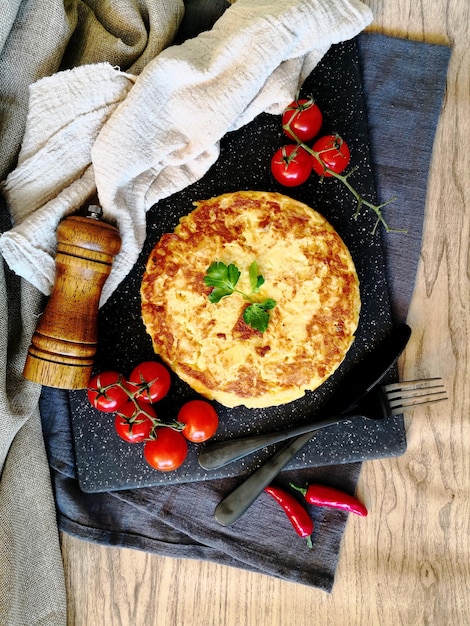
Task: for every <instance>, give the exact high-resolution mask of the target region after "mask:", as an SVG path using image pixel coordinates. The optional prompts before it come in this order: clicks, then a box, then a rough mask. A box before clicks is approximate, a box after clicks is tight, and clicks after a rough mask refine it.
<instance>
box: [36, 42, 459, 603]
mask: <svg viewBox="0 0 470 626" xmlns="http://www.w3.org/2000/svg"><path fill="white" fill-rule="evenodd" d="M356 43H357V52H356V49H355V47H354V46H352V48H351V53H352V54H357V55H358V63H359V67H360V68H361V73H362V80H363V85H364V93H365V99H366V104H367V115H368V123H369V127H370V144H371V153H372V161H373V164H374V168H375V174H376V184H377V190H378V195H379V199H380V200H384V199H388V198H389V197H390V196H393V195H396V196H397V197H398V198H399V201H398V202H397V203H396V205H394V213H393V216H394V221H395V223H397V224H399V225H400V227H403V226H404V227H407V226H408V225H410V226H411V225H412V226H413V227H412V228H410V231H411V233H412V234H409V235H407V237H406V240H404V239H403V236H402V235H394V234H388V235H384V239H383V247H384V253H385V259H386V267H387V272H388V275H389V281H390V296H391V304H392V309H393V314H394V319H395V320H396V321H404V320H405V319H406V314H407V308H408V305H409V302H410V299H411V296H412V292H413V286H414V277H415V273H416V268H417V262H418V258H419V252H420V246H421V230H422V224H423V218H424V206H425V193H426V183H427V177H428V170H429V163H430V158H431V153H432V145H433V139H434V133H435V129H436V124H437V121H438V117H439V110H440V106H441V102H442V96H443V91H444V87H445V77H446V71H447V64H448V60H449V55H450V50H449V49H448V48H446V47H444V46H437V45H430V44H422V43H418V42H412V41H404V40H399V39H396V38H391V37H386V36H383V35H377V34H372V33H364V34H361V35H360V36H359V37H358V38H357V42H355V44H356ZM340 45H342V44H340ZM347 45H351V44H347ZM410 137H412V138H413V141H410V140H409V138H410ZM403 143H405V144H406V150H405V152H406V155H407V157H408V158H406V159H404V158H403V154H404V150H403ZM41 415H42V420H43V428H44V433H45V439H46V445H47V448H48V454H49V460H50V464H51V471H52V477H53V483H54V492H55V498H56V504H57V511H58V519H59V527H60V528H61V529H62V530H63V531H65V532H67V533H70V534H71V535H74V536H75V537H79V538H82V539H86V540H89V541H94V542H98V543H102V544H105V545H118V546H126V547H132V548H136V549H141V550H147V551H150V552H154V553H156V554H160V555H164V556H172V557H179V558H192V559H204V560H210V561H214V562H217V563H221V564H225V565H230V566H235V567H239V568H244V569H248V570H251V571H257V572H262V573H264V574H270V575H272V576H276V577H279V578H282V579H285V580H289V581H295V582H299V583H302V584H305V585H310V586H315V587H318V588H320V589H323V590H325V591H331V589H332V587H333V583H334V576H335V571H336V566H337V562H338V558H339V549H340V542H341V538H342V534H343V531H344V528H345V524H346V523H347V514H345V513H341V512H338V511H333V510H328V509H313V508H311V509H309V510H310V512H311V513H312V515H313V517H314V521H315V527H316V529H315V536H314V543H313V549H312V550H308V549H307V547H306V545H305V543H304V542H303V540H301V539H300V538H298V537H297V536H296V535H295V533H294V532H293V530H292V528H291V527H290V525H289V523H288V522H287V521H286V519H285V518H284V514H283V513H282V511H280V510H279V509H278V505H277V504H276V503H274V502H272V501H271V500H270V498H269V496H267V495H266V494H262V495H261V496H260V498H258V500H257V501H256V502H255V503H254V504H253V505H252V507H251V508H250V509H249V510H248V512H247V513H246V514H245V515H244V516H243V517H242V518H241V519H240V520H239V521H238V522H237V523H236V524H234V525H233V526H232V527H229V528H225V527H221V526H220V525H219V524H218V523H217V522H216V521H215V519H214V517H213V512H214V509H215V507H216V505H217V504H218V503H219V501H220V500H221V499H222V498H223V497H224V496H225V495H227V494H228V493H229V492H230V491H231V490H232V489H233V488H234V487H235V486H236V484H237V483H238V479H236V478H234V479H231V478H230V479H224V480H217V481H204V482H196V483H190V484H182V485H173V486H165V487H149V488H142V489H138V490H129V491H118V492H112V493H111V492H108V493H99V494H87V493H84V492H82V491H80V489H79V487H78V482H77V480H76V476H75V466H74V458H73V455H72V453H71V450H72V437H71V432H70V428H69V422H68V418H69V406H68V400H67V394H65V393H62V392H60V391H57V390H52V389H46V388H45V389H43V393H42V398H41ZM360 468H361V464H360V463H354V464H345V465H338V466H334V467H328V468H309V469H305V470H298V471H289V472H283V473H282V474H281V476H280V478H279V482H280V484H284V485H287V484H288V483H289V481H290V480H293V481H295V482H300V483H305V482H307V481H312V480H315V481H318V482H322V481H323V482H327V483H328V484H331V485H335V486H338V487H340V488H342V489H344V490H346V491H349V492H353V491H354V489H355V485H356V482H357V479H358V476H359V473H360ZM367 504H368V506H369V508H370V514H371V515H373V514H374V507H375V506H376V503H374V502H369V503H367Z"/></svg>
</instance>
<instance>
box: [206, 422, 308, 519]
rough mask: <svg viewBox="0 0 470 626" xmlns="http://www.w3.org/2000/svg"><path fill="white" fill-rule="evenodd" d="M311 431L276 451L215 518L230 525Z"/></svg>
mask: <svg viewBox="0 0 470 626" xmlns="http://www.w3.org/2000/svg"><path fill="white" fill-rule="evenodd" d="M311 436H312V434H311V433H310V432H308V433H306V434H304V435H300V436H299V437H297V438H296V439H294V440H293V441H291V442H290V443H288V444H287V445H285V446H283V447H282V448H281V450H279V451H278V452H276V454H275V455H274V456H272V457H271V458H270V459H269V461H267V463H265V464H264V465H262V466H261V467H260V468H259V469H258V470H256V471H255V472H254V473H253V474H251V476H250V477H249V478H247V479H246V480H245V481H243V482H242V484H241V485H240V486H239V487H237V488H236V489H235V490H234V491H232V493H230V494H229V495H228V496H227V497H226V498H224V500H222V502H220V503H219V504H218V505H217V508H216V509H215V519H216V520H217V521H218V522H219V524H222V526H230V525H231V524H233V523H234V522H236V521H237V519H238V518H239V517H241V515H243V513H244V512H245V511H246V510H247V509H248V507H249V506H250V505H251V504H253V502H254V501H255V500H256V498H257V497H258V496H259V494H260V493H261V492H262V491H263V489H264V488H265V487H267V486H268V485H269V483H270V482H271V481H272V480H273V479H274V478H275V477H276V476H277V475H278V474H279V472H280V471H281V470H282V468H283V467H284V466H285V465H287V463H288V462H289V461H290V460H291V459H292V457H294V456H295V455H296V454H297V452H298V451H299V450H300V449H301V448H303V446H304V445H305V444H306V443H307V442H308V441H309V440H310V438H311Z"/></svg>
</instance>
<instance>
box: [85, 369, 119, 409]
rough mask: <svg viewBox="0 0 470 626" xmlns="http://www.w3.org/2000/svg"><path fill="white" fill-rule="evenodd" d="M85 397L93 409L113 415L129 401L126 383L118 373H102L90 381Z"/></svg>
mask: <svg viewBox="0 0 470 626" xmlns="http://www.w3.org/2000/svg"><path fill="white" fill-rule="evenodd" d="M87 395H88V400H89V401H90V403H91V405H92V406H94V407H95V409H98V410H100V411H103V412H105V413H114V411H117V410H118V409H119V408H120V407H121V406H122V405H123V404H125V403H126V402H127V401H128V400H129V393H128V386H127V381H126V379H125V378H124V376H123V375H122V374H119V372H113V371H109V372H102V373H101V374H97V375H96V376H93V378H92V379H91V380H90V383H89V385H88V390H87Z"/></svg>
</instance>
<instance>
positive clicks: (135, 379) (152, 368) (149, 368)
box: [129, 361, 171, 403]
mask: <svg viewBox="0 0 470 626" xmlns="http://www.w3.org/2000/svg"><path fill="white" fill-rule="evenodd" d="M129 382H130V383H131V385H132V386H133V387H134V388H135V389H136V398H139V399H140V400H143V401H144V402H148V403H152V402H157V401H158V400H161V399H162V398H164V397H165V396H166V394H167V393H168V391H169V389H170V386H171V376H170V372H169V371H168V370H167V369H166V367H165V366H164V365H161V363H157V362H156V361H144V362H143V363H140V365H137V367H135V368H134V369H133V370H132V372H131V375H130V376H129Z"/></svg>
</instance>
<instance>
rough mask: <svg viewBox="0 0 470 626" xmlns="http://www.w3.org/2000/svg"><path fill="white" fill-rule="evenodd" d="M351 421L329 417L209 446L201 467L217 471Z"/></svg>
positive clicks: (201, 454)
mask: <svg viewBox="0 0 470 626" xmlns="http://www.w3.org/2000/svg"><path fill="white" fill-rule="evenodd" d="M351 419H353V416H351V415H340V416H339V417H338V416H336V417H329V418H325V419H322V420H317V421H316V422H308V423H306V424H301V425H300V426H293V427H292V428H287V429H285V430H282V431H277V432H272V433H263V434H261V435H253V436H252V437H241V438H237V439H228V440H226V441H218V442H216V443H211V444H207V445H206V446H205V447H204V448H203V449H202V451H201V452H200V454H199V457H198V461H199V465H200V466H201V467H202V468H204V469H207V470H213V469H217V468H219V467H223V466H224V465H227V464H228V463H232V461H236V460H237V459H241V458H242V457H244V456H246V455H247V454H251V453H252V452H255V451H256V450H260V449H261V448H264V447H266V446H269V445H271V444H274V443H278V442H280V441H285V440H286V439H292V438H293V437H297V436H299V435H304V434H305V433H313V432H314V431H316V430H319V429H320V428H325V427H326V426H331V425H333V424H337V423H339V422H348V421H350V420H351Z"/></svg>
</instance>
